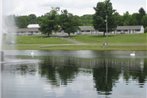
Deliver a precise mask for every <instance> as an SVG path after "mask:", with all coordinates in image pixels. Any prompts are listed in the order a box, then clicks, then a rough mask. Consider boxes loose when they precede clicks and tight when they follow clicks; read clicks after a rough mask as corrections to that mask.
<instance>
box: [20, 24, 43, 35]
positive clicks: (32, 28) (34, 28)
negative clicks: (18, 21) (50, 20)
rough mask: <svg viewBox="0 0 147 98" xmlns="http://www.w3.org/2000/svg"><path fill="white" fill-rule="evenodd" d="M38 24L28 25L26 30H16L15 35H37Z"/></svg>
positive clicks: (38, 32)
mask: <svg viewBox="0 0 147 98" xmlns="http://www.w3.org/2000/svg"><path fill="white" fill-rule="evenodd" d="M39 28H40V26H39V24H29V25H28V26H27V28H18V29H17V35H39V34H41V32H40V31H39Z"/></svg>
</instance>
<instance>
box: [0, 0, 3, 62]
mask: <svg viewBox="0 0 147 98" xmlns="http://www.w3.org/2000/svg"><path fill="white" fill-rule="evenodd" d="M2 60H3V52H2V0H0V62H1V61H2Z"/></svg>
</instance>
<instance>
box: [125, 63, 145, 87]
mask: <svg viewBox="0 0 147 98" xmlns="http://www.w3.org/2000/svg"><path fill="white" fill-rule="evenodd" d="M138 62H140V61H137V60H136V61H134V65H132V66H133V67H131V65H127V66H126V67H127V68H125V69H124V72H123V75H124V79H125V80H126V81H129V79H130V78H131V77H132V79H133V80H138V82H139V84H140V86H141V87H142V86H143V85H144V83H145V80H146V76H147V61H146V60H145V61H144V60H143V62H142V64H140V63H138Z"/></svg>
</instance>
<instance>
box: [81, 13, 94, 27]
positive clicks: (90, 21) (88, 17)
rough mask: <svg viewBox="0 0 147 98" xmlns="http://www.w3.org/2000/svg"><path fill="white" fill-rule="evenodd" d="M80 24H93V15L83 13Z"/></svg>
mask: <svg viewBox="0 0 147 98" xmlns="http://www.w3.org/2000/svg"><path fill="white" fill-rule="evenodd" d="M80 22H81V23H80V24H81V25H83V26H92V25H93V15H89V14H86V15H83V16H81V17H80Z"/></svg>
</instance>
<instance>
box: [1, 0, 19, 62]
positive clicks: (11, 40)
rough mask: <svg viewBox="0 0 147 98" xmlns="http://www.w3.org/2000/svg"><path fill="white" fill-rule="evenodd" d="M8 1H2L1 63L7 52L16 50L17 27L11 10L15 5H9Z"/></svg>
mask: <svg viewBox="0 0 147 98" xmlns="http://www.w3.org/2000/svg"><path fill="white" fill-rule="evenodd" d="M9 3H11V2H9V1H8V0H0V55H1V56H0V57H1V58H0V62H2V59H3V58H5V56H4V55H3V54H4V51H5V50H14V49H15V36H16V27H15V22H14V16H13V14H12V13H11V11H10V9H13V4H12V3H11V4H12V5H8V4H9Z"/></svg>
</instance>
